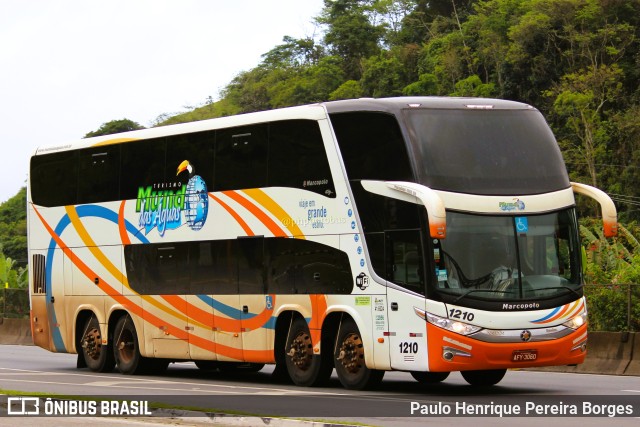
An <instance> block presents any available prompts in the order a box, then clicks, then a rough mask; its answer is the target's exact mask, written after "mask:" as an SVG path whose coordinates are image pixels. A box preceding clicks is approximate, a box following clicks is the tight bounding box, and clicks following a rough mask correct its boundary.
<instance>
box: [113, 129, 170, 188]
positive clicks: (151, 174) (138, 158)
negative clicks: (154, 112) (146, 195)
mask: <svg viewBox="0 0 640 427" xmlns="http://www.w3.org/2000/svg"><path fill="white" fill-rule="evenodd" d="M165 146H166V143H165V138H157V139H149V140H145V141H137V142H131V143H128V144H123V145H122V153H121V156H122V162H121V169H120V176H121V179H120V197H121V198H122V199H123V200H130V199H136V198H138V194H139V191H140V190H142V191H145V190H146V189H148V188H149V187H151V190H152V191H157V190H159V189H161V188H159V187H161V186H162V184H163V183H165V179H164V160H165ZM176 167H177V166H176Z"/></svg>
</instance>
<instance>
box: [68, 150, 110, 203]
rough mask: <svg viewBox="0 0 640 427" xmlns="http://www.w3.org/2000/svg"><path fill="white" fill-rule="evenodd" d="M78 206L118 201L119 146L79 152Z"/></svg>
mask: <svg viewBox="0 0 640 427" xmlns="http://www.w3.org/2000/svg"><path fill="white" fill-rule="evenodd" d="M79 164H80V170H79V174H78V202H77V203H78V204H83V203H98V202H107V201H112V200H118V199H119V197H120V194H119V190H120V146H117V145H114V146H107V147H97V148H93V149H89V150H82V151H80V158H79Z"/></svg>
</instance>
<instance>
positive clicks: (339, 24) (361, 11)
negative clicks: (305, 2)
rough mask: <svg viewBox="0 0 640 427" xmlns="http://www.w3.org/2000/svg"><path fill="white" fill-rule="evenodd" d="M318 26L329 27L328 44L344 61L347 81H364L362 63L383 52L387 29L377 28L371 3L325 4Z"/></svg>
mask: <svg viewBox="0 0 640 427" xmlns="http://www.w3.org/2000/svg"><path fill="white" fill-rule="evenodd" d="M324 4H325V6H324V9H323V12H322V15H321V16H320V17H319V18H318V22H319V23H321V24H324V25H326V26H327V29H326V32H325V36H324V42H325V44H326V46H327V47H328V49H329V52H330V53H331V54H333V55H336V56H338V57H339V58H341V60H342V68H343V71H344V75H345V79H347V80H360V77H361V76H362V72H363V66H362V61H363V59H365V58H368V57H370V56H373V55H375V54H377V53H378V52H379V51H380V45H379V43H380V40H381V39H382V36H383V34H384V26H383V25H381V24H373V23H372V22H371V21H370V19H369V14H371V13H372V12H374V9H373V7H372V4H371V2H370V1H363V0H325V3H324Z"/></svg>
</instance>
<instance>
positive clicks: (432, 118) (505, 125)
mask: <svg viewBox="0 0 640 427" xmlns="http://www.w3.org/2000/svg"><path fill="white" fill-rule="evenodd" d="M406 117H407V119H408V122H409V125H410V126H409V128H410V131H411V135H412V139H413V140H414V141H415V144H416V152H417V156H418V160H419V163H420V166H419V171H420V175H421V176H420V182H421V183H422V184H424V185H426V186H427V187H430V188H433V189H437V190H446V191H454V192H460V193H474V194H487V195H501V194H540V193H546V192H549V191H557V190H561V189H565V188H568V187H569V185H570V184H569V177H568V175H567V172H566V169H565V165H564V161H563V159H562V154H561V153H560V149H559V148H558V144H557V143H556V140H555V138H554V136H553V134H552V133H551V129H549V126H547V123H546V122H545V120H544V118H543V117H542V115H541V114H540V113H539V112H538V111H535V110H433V109H422V110H420V109H415V110H408V111H407V112H406Z"/></svg>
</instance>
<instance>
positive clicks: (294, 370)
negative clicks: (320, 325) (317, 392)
mask: <svg viewBox="0 0 640 427" xmlns="http://www.w3.org/2000/svg"><path fill="white" fill-rule="evenodd" d="M285 363H286V366H287V372H288V374H289V377H290V378H291V380H292V381H293V383H294V384H295V385H299V386H303V387H311V386H317V385H321V384H324V383H325V382H326V381H327V380H328V379H329V377H330V376H331V371H332V369H333V368H332V366H331V365H330V364H328V363H326V358H323V357H322V356H320V355H315V354H313V342H312V340H311V333H310V332H309V327H308V326H307V322H306V321H305V320H304V319H303V318H301V317H296V318H295V319H294V320H293V322H292V323H291V328H290V330H289V334H288V337H287V345H286V347H285Z"/></svg>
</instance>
